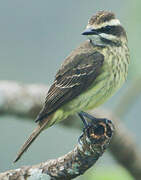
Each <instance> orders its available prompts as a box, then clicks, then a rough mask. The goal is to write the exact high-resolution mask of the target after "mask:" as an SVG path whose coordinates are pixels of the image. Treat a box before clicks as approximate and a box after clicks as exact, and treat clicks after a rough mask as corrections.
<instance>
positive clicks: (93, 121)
mask: <svg viewBox="0 0 141 180" xmlns="http://www.w3.org/2000/svg"><path fill="white" fill-rule="evenodd" d="M78 115H79V117H80V118H81V120H82V122H83V124H84V128H83V133H84V132H85V133H86V134H87V137H88V138H89V127H90V126H91V125H92V124H93V125H94V126H95V125H97V124H98V122H104V123H106V124H108V123H110V122H111V121H110V120H108V119H106V118H95V117H94V116H92V115H90V114H88V113H86V112H83V111H81V112H80V113H78ZM85 118H87V119H89V120H90V121H91V122H87V120H86V119H85ZM83 133H82V135H81V136H80V137H79V138H78V143H79V144H82V143H81V139H82V137H83Z"/></svg>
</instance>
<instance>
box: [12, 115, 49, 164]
mask: <svg viewBox="0 0 141 180" xmlns="http://www.w3.org/2000/svg"><path fill="white" fill-rule="evenodd" d="M49 121H50V118H49V117H48V118H47V119H44V120H43V121H42V122H41V123H39V125H38V126H37V128H36V129H34V131H33V132H32V134H31V135H30V136H29V138H28V139H27V141H26V142H25V143H24V144H23V145H22V147H21V149H20V151H19V152H18V154H17V157H16V159H15V160H14V163H15V162H17V161H18V160H19V159H20V158H21V156H22V155H23V154H24V152H26V151H27V149H28V148H29V146H30V145H31V144H32V142H33V141H34V140H35V139H36V138H37V137H38V136H39V134H40V133H41V132H42V130H43V129H44V128H45V127H46V126H47V125H49Z"/></svg>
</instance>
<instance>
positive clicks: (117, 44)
mask: <svg viewBox="0 0 141 180" xmlns="http://www.w3.org/2000/svg"><path fill="white" fill-rule="evenodd" d="M82 35H84V36H85V37H87V38H86V40H85V41H84V42H83V43H81V44H80V46H79V47H77V48H76V49H74V50H73V51H72V52H71V53H70V55H69V56H68V57H66V59H65V60H64V62H63V63H62V65H61V67H60V69H59V70H58V71H57V73H56V76H55V79H54V81H53V83H52V85H51V87H50V89H49V91H48V92H47V96H46V99H45V103H44V105H43V108H42V109H41V111H40V112H39V114H38V116H37V118H36V120H35V122H37V123H38V124H37V127H36V128H35V130H33V132H32V134H31V135H30V136H29V138H28V140H27V141H26V142H25V143H24V144H23V146H22V147H21V149H20V151H19V152H18V153H17V157H16V159H15V160H14V162H16V161H18V160H19V159H20V158H21V156H22V155H23V153H24V152H25V151H26V150H27V149H28V148H29V146H30V145H31V144H32V142H33V141H34V140H35V139H36V138H37V137H38V135H39V134H40V133H41V132H42V131H43V130H44V129H47V128H49V127H50V126H52V125H54V124H56V123H58V122H60V121H62V120H64V119H67V117H68V116H70V115H73V114H75V113H78V115H79V116H80V118H81V119H82V120H83V116H85V115H86V113H85V111H87V110H91V109H94V108H96V107H98V106H100V105H102V104H103V103H104V102H105V101H107V100H108V99H109V98H110V97H111V96H112V95H113V94H114V93H115V92H116V91H117V90H118V89H119V88H120V87H121V86H122V84H123V83H124V82H125V80H126V78H127V73H128V65H129V60H130V55H129V48H128V40H127V35H126V31H125V29H124V27H123V26H122V24H121V23H120V21H119V19H117V18H116V16H115V14H114V13H113V12H111V11H106V10H102V11H98V12H97V13H95V14H94V15H93V16H92V17H91V18H90V19H89V20H88V24H87V26H86V29H85V30H84V32H83V33H82Z"/></svg>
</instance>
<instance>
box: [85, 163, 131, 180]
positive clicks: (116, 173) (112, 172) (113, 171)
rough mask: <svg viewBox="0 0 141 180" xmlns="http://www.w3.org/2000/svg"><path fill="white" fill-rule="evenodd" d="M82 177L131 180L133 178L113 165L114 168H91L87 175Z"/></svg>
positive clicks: (101, 179)
mask: <svg viewBox="0 0 141 180" xmlns="http://www.w3.org/2000/svg"><path fill="white" fill-rule="evenodd" d="M84 179H88V180H94V179H95V180H133V178H132V177H131V176H130V175H129V173H128V172H127V171H126V170H125V169H123V168H121V167H119V166H115V168H111V167H110V166H109V168H106V169H101V168H99V169H97V170H96V171H95V170H93V171H92V172H90V173H89V174H88V175H87V177H86V176H85V177H84Z"/></svg>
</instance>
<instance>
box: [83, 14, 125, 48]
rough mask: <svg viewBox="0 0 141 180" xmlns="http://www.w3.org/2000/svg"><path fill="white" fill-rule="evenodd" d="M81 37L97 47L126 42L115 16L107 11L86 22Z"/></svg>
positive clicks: (123, 32)
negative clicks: (84, 37) (86, 38)
mask: <svg viewBox="0 0 141 180" xmlns="http://www.w3.org/2000/svg"><path fill="white" fill-rule="evenodd" d="M82 35H87V36H88V38H89V39H90V40H91V41H92V42H93V43H94V44H95V45H99V46H103V45H104V46H105V45H109V44H113V45H119V46H120V45H121V43H123V42H126V41H127V37H126V32H125V30H124V28H123V27H122V25H121V23H120V21H119V20H118V19H116V17H115V14H114V13H112V12H108V11H99V12H98V13H97V14H96V15H93V16H92V17H91V18H90V20H89V21H88V25H87V27H86V29H85V31H84V32H83V33H82Z"/></svg>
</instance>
